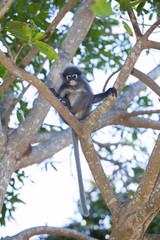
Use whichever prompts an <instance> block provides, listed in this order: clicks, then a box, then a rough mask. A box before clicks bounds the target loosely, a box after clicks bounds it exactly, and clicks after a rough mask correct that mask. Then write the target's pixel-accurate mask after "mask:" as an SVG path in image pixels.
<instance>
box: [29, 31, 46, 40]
mask: <svg viewBox="0 0 160 240" xmlns="http://www.w3.org/2000/svg"><path fill="white" fill-rule="evenodd" d="M45 36H46V34H45V32H39V33H37V34H36V35H35V36H34V38H33V39H32V41H33V42H34V41H37V40H40V39H42V38H44V37H45Z"/></svg>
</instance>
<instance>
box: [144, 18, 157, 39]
mask: <svg viewBox="0 0 160 240" xmlns="http://www.w3.org/2000/svg"><path fill="white" fill-rule="evenodd" d="M159 25H160V19H158V20H157V21H156V22H155V23H154V24H153V25H152V26H151V27H150V28H149V29H148V30H147V31H146V33H145V34H144V38H145V39H148V38H149V36H150V35H151V33H152V32H153V31H154V30H155V29H156V28H157V27H158V26H159Z"/></svg>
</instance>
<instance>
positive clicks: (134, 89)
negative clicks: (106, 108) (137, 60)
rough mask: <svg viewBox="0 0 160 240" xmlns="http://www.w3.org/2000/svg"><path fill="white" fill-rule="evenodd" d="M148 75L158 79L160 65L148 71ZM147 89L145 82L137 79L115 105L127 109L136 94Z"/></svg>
mask: <svg viewBox="0 0 160 240" xmlns="http://www.w3.org/2000/svg"><path fill="white" fill-rule="evenodd" d="M147 76H149V77H150V78H151V79H152V80H156V79H157V78H158V77H159V76H160V65H158V66H156V67H155V68H154V69H153V70H151V71H150V72H149V73H147ZM145 89H146V84H144V83H143V82H141V81H137V82H136V83H133V84H132V85H131V86H130V87H128V88H127V89H126V90H125V92H124V93H123V95H122V96H120V98H119V99H118V100H117V102H116V104H115V106H114V107H117V108H118V109H120V108H121V109H122V110H125V109H126V108H127V107H128V106H129V104H130V102H131V101H132V100H133V99H134V98H135V96H137V95H138V94H139V93H140V92H141V91H144V90H145Z"/></svg>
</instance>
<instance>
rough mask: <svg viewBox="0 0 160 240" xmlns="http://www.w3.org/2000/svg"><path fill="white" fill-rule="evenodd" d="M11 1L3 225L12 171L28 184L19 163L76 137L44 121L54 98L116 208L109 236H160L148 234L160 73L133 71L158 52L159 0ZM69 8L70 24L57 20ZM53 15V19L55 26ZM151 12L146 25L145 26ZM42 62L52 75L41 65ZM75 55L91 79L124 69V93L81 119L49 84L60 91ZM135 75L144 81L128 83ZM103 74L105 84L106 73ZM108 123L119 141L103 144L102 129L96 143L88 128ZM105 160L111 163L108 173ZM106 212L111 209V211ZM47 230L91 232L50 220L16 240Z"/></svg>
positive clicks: (2, 130) (158, 149)
mask: <svg viewBox="0 0 160 240" xmlns="http://www.w3.org/2000/svg"><path fill="white" fill-rule="evenodd" d="M5 4H6V5H5ZM7 4H9V5H10V1H8V2H7V3H4V5H2V8H1V11H0V17H1V44H2V46H4V47H5V48H2V49H4V52H2V50H0V60H1V65H0V68H1V71H0V74H1V79H2V80H1V81H2V83H1V86H0V94H1V103H0V110H1V122H0V159H1V164H0V179H1V180H0V184H1V186H0V206H1V209H2V214H1V224H5V216H6V215H7V214H8V216H9V217H11V216H12V211H14V210H15V207H14V204H15V202H20V201H22V200H20V199H19V197H18V194H17V192H16V186H15V178H13V177H12V174H13V173H14V172H16V178H17V179H18V180H19V181H20V182H23V178H24V177H25V172H24V171H22V170H21V169H22V168H25V167H27V166H29V165H32V164H35V163H41V162H43V161H44V160H45V159H47V158H49V157H51V156H53V155H54V154H55V153H56V152H58V151H60V150H62V149H63V148H64V147H66V146H68V145H70V144H71V136H70V129H69V128H68V129H67V130H65V131H64V130H60V128H57V127H55V126H53V125H48V126H46V125H43V126H42V124H43V121H44V119H45V117H46V115H47V113H48V111H49V109H50V106H51V105H52V106H53V107H54V108H55V109H56V110H57V111H58V112H59V113H60V114H61V115H62V116H63V118H64V119H65V120H66V121H67V122H68V123H69V124H70V125H71V126H72V128H73V129H74V130H75V132H76V133H77V134H78V135H79V138H80V142H81V147H82V150H83V153H84V155H85V158H86V160H87V162H88V164H89V167H90V169H91V172H92V175H93V177H94V180H95V182H96V185H97V186H98V188H99V190H100V192H101V194H102V196H103V199H104V203H105V204H106V205H107V207H108V209H109V210H110V212H111V214H112V231H111V234H110V239H118V240H120V239H123V240H125V239H127V240H128V239H156V238H157V239H158V238H159V236H155V235H154V236H153V235H148V234H145V232H146V230H147V228H148V226H149V224H150V223H151V221H152V219H153V218H154V217H155V216H156V214H157V213H158V211H159V208H160V204H159V202H160V201H159V198H160V194H159V169H160V161H159V156H160V138H159V137H158V139H157V141H156V138H157V135H158V133H157V131H156V130H159V129H160V122H159V113H160V110H159V109H157V108H156V107H155V104H157V103H158V97H157V98H156V100H153V96H152V94H151V89H152V90H153V91H154V92H155V93H156V94H157V95H158V96H160V88H159V86H158V84H156V82H155V80H156V79H157V78H158V77H159V75H160V66H159V65H158V63H157V66H156V67H153V69H152V71H150V72H149V73H148V74H144V73H142V72H141V71H140V70H138V69H136V68H135V64H136V62H137V60H138V58H139V56H140V54H141V53H142V51H144V50H147V54H149V53H150V51H151V49H154V50H159V49H160V43H159V42H158V41H159V39H158V41H155V40H152V36H151V35H152V33H153V32H154V31H155V30H156V31H157V28H158V27H159V24H160V19H159V9H160V3H159V1H158V0H153V1H150V0H146V1H129V0H127V1H126V0H125V1H124V0H121V1H107V2H106V1H98V0H97V1H95V4H93V1H91V0H87V1H80V2H78V1H75V0H74V1H73V0H70V1H68V2H67V3H66V1H52V0H50V1H47V2H44V1H14V3H13V4H12V6H11V7H10V8H9V10H8V11H7V8H8V5H7ZM6 6H7V7H6ZM6 11H7V12H6ZM68 12H70V15H69V16H68V18H69V19H70V21H69V22H68V24H66V22H63V23H62V22H61V24H59V23H60V21H61V20H62V19H63V18H64V16H65V14H66V13H68ZM125 12H126V15H125ZM4 14H5V15H4ZM95 14H96V17H95ZM121 14H124V15H122V16H123V18H124V19H123V25H124V28H125V29H126V30H124V31H123V32H121V30H119V28H118V26H119V24H120V23H119V21H118V20H117V19H118V18H119V17H120V16H121ZM51 18H52V19H53V21H52V22H51V23H49V22H50V19H51ZM126 19H127V20H129V21H130V23H131V25H132V26H131V27H130V26H129V25H128V22H127V20H126ZM146 19H147V20H148V21H149V24H148V21H147V24H148V25H146V24H145V20H146ZM152 21H153V22H154V23H152ZM139 23H140V24H139ZM58 24H59V25H58ZM132 29H133V30H132ZM133 34H134V35H135V39H136V42H135V43H134V44H131V40H130V37H129V35H131V36H132V35H133ZM46 42H47V43H48V44H47V43H46ZM132 45H133V46H132ZM54 49H55V50H54ZM57 52H58V54H57ZM46 56H47V57H46ZM46 61H47V62H48V63H49V73H48V72H47V71H46V68H45V67H44V63H45V62H46ZM71 61H72V62H73V63H76V64H78V65H80V67H81V68H82V69H83V70H84V73H86V77H87V79H88V80H91V78H92V74H93V72H94V69H95V68H98V69H101V70H103V71H104V72H106V71H107V70H108V69H111V70H112V72H114V71H115V70H117V69H118V68H121V70H120V71H119V74H118V76H117V78H116V82H115V84H114V86H115V88H116V89H117V91H118V96H119V98H118V100H117V101H116V99H113V98H112V97H111V96H110V97H109V98H108V99H107V100H105V101H104V102H103V103H102V104H100V105H99V106H98V107H97V108H96V109H95V110H94V111H93V112H92V113H91V114H90V115H89V116H88V117H87V118H86V119H85V120H83V121H81V122H79V121H78V120H76V119H75V118H74V117H73V116H72V115H71V113H69V112H68V110H67V109H66V108H65V107H64V106H63V105H62V104H61V103H60V102H59V101H58V100H57V99H56V97H54V96H53V95H52V93H51V92H50V90H49V89H48V87H51V86H52V87H54V88H55V89H57V88H58V86H59V84H60V73H61V72H62V71H63V68H64V66H65V65H66V64H68V63H69V62H71ZM24 68H26V70H24ZM9 72H10V74H9ZM30 72H31V73H32V74H31V73H30ZM40 73H41V74H40ZM131 74H132V75H133V76H135V77H136V78H138V79H140V80H139V81H133V80H128V78H129V76H130V75H131ZM37 77H38V78H37ZM98 80H99V82H100V84H101V79H98ZM127 80H128V81H127ZM126 81H127V85H126ZM27 82H28V83H27ZM30 85H33V86H34V87H35V88H36V89H37V90H38V91H39V92H40V94H39V95H37V94H35V95H34V96H33V107H32V108H31V107H28V106H29V103H30V102H27V101H25V98H24V97H23V96H24V94H25V92H26V91H29V90H30ZM147 86H148V87H149V88H147ZM146 88H147V91H146ZM115 102H116V103H115ZM113 105H114V106H113ZM137 109H138V110H137ZM140 115H141V117H140ZM15 117H17V118H16V119H15ZM53 124H54V123H53ZM110 125H113V127H112V128H111V127H109V126H110ZM106 126H108V127H107V128H106V130H105V131H106V132H105V134H108V133H109V134H112V138H113V136H115V134H116V140H117V141H116V142H109V141H108V142H107V143H106V141H105V142H104V143H102V142H101V141H100V140H97V138H98V137H97V136H98V135H95V136H94V135H93V139H94V141H93V142H94V145H93V142H92V139H91V133H92V132H97V131H98V130H100V129H101V128H104V127H106ZM148 129H152V134H151V135H152V142H154V141H155V146H154V148H153V150H152V154H151V155H150V157H149V156H147V153H149V152H150V150H148V145H146V144H143V138H145V137H146V136H148V135H147V134H148ZM151 135H149V136H151ZM142 136H143V138H142ZM150 138H151V137H150ZM122 139H123V140H122ZM150 141H151V140H150ZM35 143H36V144H35ZM95 148H96V149H97V152H96V151H95ZM122 149H124V150H122ZM130 149H132V152H131V153H132V154H131V156H128V154H127V155H126V154H122V153H123V152H122V151H125V152H126V151H129V150H130ZM142 154H143V155H142ZM147 159H149V162H148V165H147V167H146V161H147ZM100 160H101V161H100ZM104 161H105V164H104V163H103V162H104ZM95 166H96V167H95ZM106 167H107V168H110V174H108V173H107V171H106ZM145 167H146V170H145V172H143V171H144V169H145ZM106 173H107V175H108V177H107V176H106ZM140 178H141V181H140ZM117 179H118V180H119V181H118V184H121V186H122V187H121V190H122V196H123V198H122V200H123V201H122V202H121V201H120V200H121V199H119V197H118V195H117V194H116V193H117V188H118V187H119V185H118V184H117ZM133 182H134V183H135V184H134V186H136V185H137V186H138V187H137V190H136V191H135V192H134V193H133V184H132V183H133ZM8 185H10V188H8V189H9V190H7V187H8ZM113 186H114V188H113ZM130 192H132V194H130ZM132 195H133V197H132V198H130V196H132ZM124 196H127V197H124ZM8 202H10V203H11V205H10V206H11V207H10V208H8V207H7V203H8ZM104 214H106V215H107V214H108V210H106V212H105V213H104ZM43 233H46V234H55V235H63V236H68V237H69V238H70V239H71V238H78V239H93V237H91V236H86V235H85V234H83V232H82V233H79V232H78V231H76V230H71V229H70V230H69V229H58V228H54V227H39V228H33V229H28V230H25V231H24V232H21V233H19V234H18V235H16V236H13V237H11V238H10V239H25V238H26V239H28V238H29V237H31V236H33V235H37V234H43ZM106 233H107V230H106ZM95 237H97V238H98V236H94V238H95Z"/></svg>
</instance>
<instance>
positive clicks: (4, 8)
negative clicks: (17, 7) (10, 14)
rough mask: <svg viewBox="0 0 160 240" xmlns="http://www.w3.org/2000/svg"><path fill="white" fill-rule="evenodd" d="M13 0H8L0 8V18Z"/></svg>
mask: <svg viewBox="0 0 160 240" xmlns="http://www.w3.org/2000/svg"><path fill="white" fill-rule="evenodd" d="M12 3H13V0H8V1H7V3H6V5H5V6H4V7H3V8H2V9H1V10H0V18H2V17H3V16H4V15H5V13H6V12H7V11H8V8H10V6H11V5H12Z"/></svg>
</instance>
